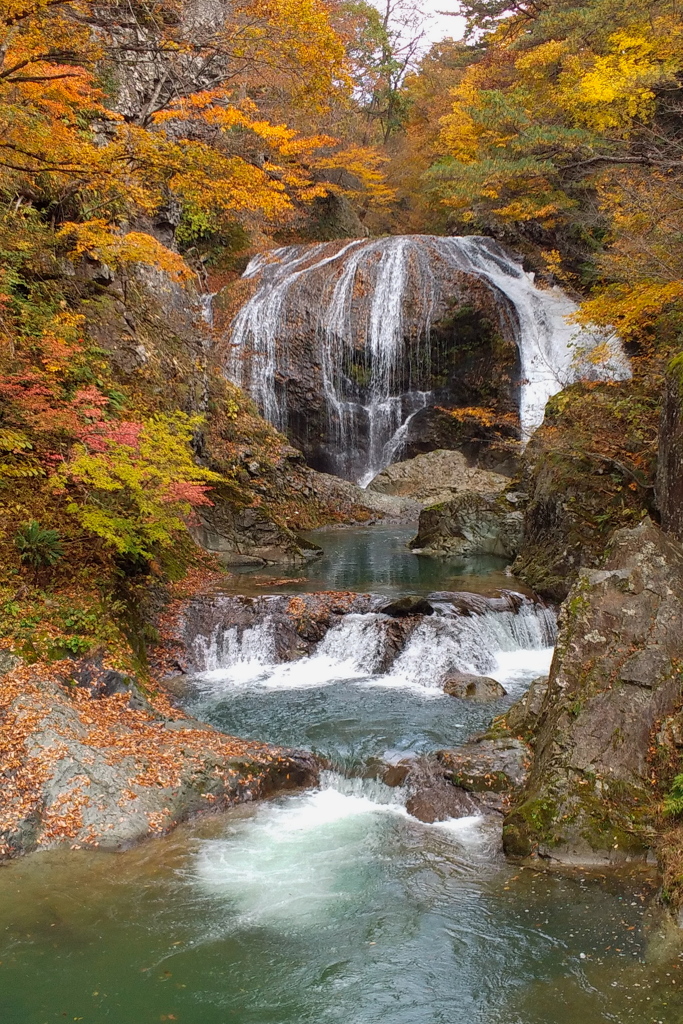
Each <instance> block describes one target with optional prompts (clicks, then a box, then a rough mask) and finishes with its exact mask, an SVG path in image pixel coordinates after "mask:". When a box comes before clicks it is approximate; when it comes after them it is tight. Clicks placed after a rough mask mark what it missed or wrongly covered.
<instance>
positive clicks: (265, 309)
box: [226, 236, 520, 480]
mask: <svg viewBox="0 0 683 1024" xmlns="http://www.w3.org/2000/svg"><path fill="white" fill-rule="evenodd" d="M454 245H455V242H454V240H453V239H450V240H445V239H438V238H431V237H429V236H410V237H406V238H400V237H395V238H392V239H373V240H367V241H365V240H363V239H354V240H352V241H350V242H349V241H345V242H344V243H339V242H328V243H326V244H322V245H318V246H296V247H290V248H288V249H283V250H277V252H276V253H275V254H270V256H269V255H268V254H264V256H263V257H262V258H260V262H258V263H257V264H256V265H255V266H254V267H253V268H252V269H251V270H248V271H247V274H248V275H250V280H251V279H253V280H254V281H255V283H256V286H257V288H260V289H261V292H260V293H259V292H257V293H256V294H255V295H254V296H252V298H251V299H250V300H249V301H248V302H247V303H246V304H245V306H244V307H243V309H242V310H241V311H240V312H239V313H238V315H237V317H236V319H235V321H234V323H233V326H232V328H231V337H232V344H231V345H230V346H229V351H230V356H229V358H228V363H227V365H226V373H227V375H228V376H229V377H230V378H231V379H234V380H235V381H236V382H237V383H238V384H239V385H240V386H241V387H243V388H244V389H245V390H246V391H248V392H249V394H250V395H251V396H252V397H253V398H254V399H255V400H256V402H257V404H258V406H259V409H260V411H261V412H262V414H263V415H264V416H265V417H266V419H268V420H269V422H272V423H274V424H275V426H277V427H278V429H280V430H282V431H284V432H285V433H286V434H287V435H288V437H289V438H290V440H291V441H292V443H293V444H295V445H296V446H297V448H300V449H301V451H303V452H304V454H305V456H306V459H307V461H308V463H309V465H310V466H312V467H313V468H314V469H316V470H319V471H321V472H325V473H333V474H336V475H338V476H342V477H345V478H346V479H349V480H358V479H360V478H361V477H363V476H364V475H365V473H366V471H367V470H368V467H369V466H370V467H372V466H377V467H378V468H379V466H381V465H383V464H386V461H387V459H382V458H381V456H382V451H383V448H384V445H385V444H386V443H387V442H389V440H390V438H391V437H392V436H393V435H394V433H395V431H396V430H397V429H398V428H399V427H400V426H401V425H402V424H403V423H404V422H405V421H406V420H407V418H408V417H409V416H412V415H414V414H416V413H419V410H421V409H423V408H424V407H426V406H436V405H440V404H441V405H449V406H453V405H455V406H476V407H481V406H486V407H487V408H491V407H494V408H496V409H497V410H498V411H500V413H501V414H505V415H506V416H507V417H509V420H510V423H511V432H512V434H514V435H518V430H517V427H516V423H517V421H518V413H517V407H518V400H517V390H518V387H517V385H518V381H519V376H520V374H519V355H518V350H517V344H516V336H515V331H516V320H515V315H514V310H513V306H512V303H511V302H510V300H508V299H507V298H506V297H505V296H504V295H503V294H502V292H501V291H500V290H499V289H498V288H497V287H496V286H495V285H493V284H491V283H490V282H489V281H488V280H487V279H485V278H484V277H482V275H480V274H478V273H476V272H475V271H474V269H473V268H472V267H471V266H470V269H467V268H468V264H467V261H466V260H463V258H462V257H461V256H460V257H459V256H458V254H457V252H456V251H455V248H454ZM480 245H481V248H482V251H484V250H485V251H486V252H487V253H488V258H489V259H493V260H495V259H502V260H506V259H507V260H509V257H507V256H506V254H505V253H504V252H503V250H501V249H500V248H499V247H498V246H497V245H496V243H494V242H492V241H491V240H490V239H488V240H481V243H480ZM451 250H453V251H451ZM489 250H490V252H489ZM287 268H290V269H287ZM373 331H374V333H375V335H376V337H375V339H374V340H373V341H372V342H370V341H369V340H368V339H369V335H370V334H371V333H372V332H373ZM267 353H270V355H268V354H267ZM491 433H493V432H491ZM467 436H468V432H467V431H465V432H464V433H463V430H462V428H461V429H460V431H459V434H458V442H459V443H458V446H459V444H460V442H463V441H466V440H467ZM438 446H439V445H432V447H438ZM449 446H450V445H449ZM423 450H424V449H423ZM395 454H398V452H396V453H395Z"/></svg>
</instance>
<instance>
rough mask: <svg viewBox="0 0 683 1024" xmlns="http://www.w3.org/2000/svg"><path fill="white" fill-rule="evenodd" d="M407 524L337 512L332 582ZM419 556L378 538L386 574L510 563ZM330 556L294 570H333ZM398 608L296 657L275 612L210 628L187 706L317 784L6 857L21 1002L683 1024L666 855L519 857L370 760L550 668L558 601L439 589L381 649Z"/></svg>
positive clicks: (482, 720) (120, 1019)
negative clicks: (622, 868)
mask: <svg viewBox="0 0 683 1024" xmlns="http://www.w3.org/2000/svg"><path fill="white" fill-rule="evenodd" d="M373 536H375V541H374V542H373V539H372V538H373ZM402 541H403V538H402V537H401V536H400V535H397V534H396V533H392V532H391V531H387V530H386V529H384V531H382V529H379V530H377V532H376V535H373V531H372V528H366V530H365V533H364V535H363V539H362V540H361V539H359V538H358V537H356V538H355V539H354V535H353V533H352V532H349V533H348V534H346V535H345V536H342V533H341V532H340V533H339V534H333V533H330V534H326V535H323V536H322V542H323V546H324V547H326V551H327V553H326V556H325V558H326V562H327V568H328V571H329V574H330V575H329V579H330V584H329V585H331V586H335V587H336V586H338V585H339V584H340V577H341V578H348V574H349V572H351V574H352V569H351V568H350V564H351V563H353V560H354V556H353V551H354V550H355V551H357V546H358V544H359V543H361V544H365V545H366V546H369V547H367V549H366V554H367V558H366V559H365V564H364V567H363V568H362V570H360V569H359V570H358V573H359V576H362V577H363V582H364V585H365V586H366V588H367V589H373V587H372V582H373V579H372V577H373V568H372V565H373V558H372V557H371V556H370V549H371V548H372V544H373V543H376V544H377V545H378V547H379V548H381V547H382V545H384V546H385V548H386V546H387V545H388V546H389V549H391V547H392V545H393V544H399V543H401V542H402ZM418 561H419V560H418V559H416V558H415V556H410V558H409V559H406V561H405V573H406V575H405V578H403V579H402V578H401V575H402V574H401V572H399V571H398V569H396V566H394V574H393V576H392V575H391V574H387V572H386V571H385V572H384V575H382V570H381V566H382V564H384V563H383V560H382V559H380V558H377V559H375V564H376V567H377V570H376V571H377V576H378V578H377V580H376V583H377V587H376V588H374V589H375V590H377V591H382V592H384V593H387V592H389V593H392V592H396V593H399V592H401V593H405V592H413V593H415V592H417V593H425V592H430V591H434V590H441V591H444V590H455V589H458V590H479V591H482V590H485V589H486V586H487V584H486V578H485V577H483V576H482V575H481V573H482V572H483V571H484V570H485V569H486V568H488V569H489V570H495V568H496V567H495V566H493V565H490V566H488V567H486V566H484V565H477V566H474V567H473V566H471V565H470V566H468V565H462V564H460V565H458V564H455V563H450V564H449V563H448V562H443V563H441V577H440V578H439V571H438V570H437V568H436V567H435V566H428V565H427V566H426V567H424V566H423V570H422V573H423V574H422V576H421V575H420V573H419V572H418V573H417V575H415V566H416V564H417V563H418ZM399 562H400V560H399ZM473 568H474V570H475V571H476V572H478V573H479V576H477V577H476V578H473V577H471V576H470V575H468V573H471V572H472V570H473ZM322 571H323V570H322V568H321V566H320V565H318V566H317V567H316V566H312V567H311V568H310V569H309V570H308V574H310V576H311V579H310V580H300V579H299V580H297V582H296V583H295V582H294V580H293V579H292V580H291V581H290V583H289V584H287V583H286V582H278V585H279V586H282V587H284V588H285V589H289V590H292V589H297V588H298V589H301V590H305V589H307V584H309V589H310V586H313V585H314V583H315V584H316V586H315V589H320V587H319V586H318V585H317V584H318V580H319V577H320V574H321V572H322ZM345 574H346V576H345ZM411 574H412V575H411ZM389 577H391V578H389ZM263 582H266V583H267V580H259V579H258V574H257V575H256V577H255V578H253V579H252V580H251V586H252V587H257V586H259V585H260V583H263ZM357 582H360V579H358V580H357ZM494 582H495V585H496V586H499V585H500V583H499V580H498V577H497V576H494V575H491V576H490V577H489V587H490V586H491V584H494ZM244 584H245V588H246V587H247V585H248V581H246V580H245V581H244ZM513 584H514V581H510V580H509V579H507V585H508V587H512V586H513ZM266 592H267V591H266ZM261 593H263V590H261ZM436 604H438V602H436ZM380 618H381V617H380V616H378V615H373V614H368V615H357V616H351V615H349V616H346V617H345V619H344V620H343V621H342V622H341V623H340V624H338V625H337V626H335V627H333V628H331V629H330V630H329V631H328V633H327V634H326V636H325V637H324V638H323V640H322V641H320V643H319V644H318V645H317V647H316V648H315V649H314V650H313V651H311V653H310V654H309V655H307V656H306V657H304V658H301V659H299V660H298V661H296V662H293V663H287V664H279V663H278V662H277V659H276V658H274V656H273V654H272V648H271V646H270V644H269V640H268V627H267V624H264V625H263V626H262V627H260V626H259V627H258V628H252V629H251V630H246V631H245V632H244V633H243V634H242V635H241V636H235V637H234V638H233V637H227V638H226V637H223V638H222V640H221V642H220V643H219V642H218V641H217V640H216V639H215V638H214V639H211V640H209V639H207V638H203V639H202V640H201V641H199V640H198V652H199V654H200V655H201V657H202V658H203V664H204V669H203V671H201V672H200V673H199V674H198V676H197V677H196V679H195V680H194V685H193V688H192V695H191V697H189V698H188V708H189V710H190V711H192V712H193V713H194V714H197V715H198V716H200V717H202V718H204V719H206V720H208V721H210V722H212V723H213V724H215V725H217V726H219V727H220V728H222V729H225V730H226V731H230V732H234V733H236V734H238V735H242V736H245V737H247V736H254V737H258V738H259V739H263V740H271V741H275V742H280V743H285V744H292V745H297V746H302V747H308V748H311V749H315V750H317V751H320V752H321V753H323V754H325V755H326V756H327V757H328V758H329V759H330V761H331V764H332V766H333V767H332V768H331V769H330V770H329V771H327V772H325V773H323V777H322V779H321V784H320V786H319V787H318V788H317V789H315V790H311V791H308V792H303V793H299V794H289V795H284V796H280V797H278V798H276V799H274V800H271V801H268V802H264V803H261V804H258V805H255V806H242V807H239V808H236V809H235V810H233V811H230V812H228V813H226V814H223V815H220V816H216V817H211V818H207V819H205V820H203V821H199V822H195V823H192V824H190V825H186V826H183V827H181V828H180V829H178V830H176V831H175V832H174V833H173V834H172V835H170V836H168V837H165V838H163V839H160V840H155V841H151V842H148V843H145V844H143V845H141V846H140V847H138V848H136V849H133V850H129V851H126V852H123V853H119V854H98V853H96V852H88V851H63V850H59V851H53V852H47V853H42V854H38V855H35V856H33V857H28V858H25V859H24V860H22V861H18V862H15V863H13V864H11V865H9V866H7V867H5V868H4V869H3V870H2V872H0V1021H1V1022H2V1024H48V1022H52V1021H64V1020H68V1021H72V1020H82V1021H84V1022H92V1024H100V1022H112V1024H147V1022H150V1024H151V1022H156V1021H165V1020H166V1021H179V1022H183V1024H325V1022H330V1024H576V1022H578V1021H580V1022H581V1024H599V1022H615V1024H680V1021H681V1020H682V1019H683V997H682V996H681V995H679V988H680V987H681V985H682V984H683V977H682V976H683V969H681V964H682V963H683V960H681V959H680V958H679V956H678V953H677V951H676V950H675V949H673V948H670V947H668V946H667V945H666V943H664V942H663V941H662V940H661V938H660V940H659V944H656V943H654V944H653V942H652V941H648V929H649V928H650V918H651V911H650V910H649V909H648V907H649V905H650V903H651V899H652V896H653V893H654V889H655V883H654V880H653V879H652V878H649V877H647V876H643V875H642V874H635V875H633V876H632V877H629V876H626V875H623V874H621V875H612V874H608V875H604V874H597V873H596V874H590V873H575V874H569V875H553V874H544V873H540V872H535V871H532V870H529V869H520V868H519V867H518V866H515V865H511V864H508V863H506V862H505V860H504V859H503V857H502V853H501V850H500V837H499V827H497V825H496V823H495V821H494V822H491V821H490V820H488V819H484V818H482V817H479V816H472V817H467V818H461V819H452V820H448V821H445V822H440V823H437V824H432V825H429V824H425V823H423V822H420V821H418V820H417V819H415V818H413V817H411V816H410V815H409V814H408V812H407V811H406V807H405V794H404V792H403V791H402V790H401V788H393V789H392V788H389V787H387V786H385V785H384V784H383V783H381V782H379V781H377V780H376V779H374V778H371V777H368V775H369V774H371V773H370V772H369V771H367V770H366V769H367V768H368V766H371V765H372V763H373V759H382V760H385V761H387V760H388V761H394V760H398V759H400V758H403V757H405V756H408V755H410V754H415V753H422V752H426V751H429V750H434V749H438V748H439V747H443V746H455V745H457V744H458V743H461V742H463V741H464V740H465V739H466V738H467V737H468V736H469V735H471V734H472V733H474V732H477V731H479V730H480V729H482V728H483V727H484V726H485V725H486V724H487V722H488V721H489V720H490V718H491V717H492V716H493V715H495V714H498V713H500V712H501V711H502V710H504V709H505V707H507V706H508V705H509V704H510V703H511V702H512V701H513V700H514V699H516V698H517V697H518V696H519V695H520V694H521V693H522V692H523V690H524V688H525V686H526V685H527V684H528V682H529V681H530V680H531V679H532V678H534V676H536V675H538V674H540V673H541V672H544V671H547V668H548V665H549V661H550V657H551V654H552V648H551V647H550V644H551V643H552V637H553V625H554V624H553V620H552V616H551V614H550V613H549V612H548V611H547V610H545V609H543V608H542V607H540V606H537V605H534V604H533V602H531V601H528V602H525V603H523V604H522V606H521V608H520V610H519V612H518V613H517V614H515V613H513V612H511V611H497V612H494V611H491V612H486V613H485V614H482V615H475V616H471V617H465V618H457V617H454V616H453V615H450V616H449V615H448V614H447V613H446V612H445V611H444V610H443V609H441V611H439V609H438V608H437V611H436V612H435V614H434V615H433V616H431V617H429V618H428V619H427V618H425V620H424V621H423V623H422V625H421V626H420V627H419V628H418V629H417V630H416V631H415V632H414V633H413V634H412V635H411V637H410V638H409V640H408V641H406V644H405V645H404V647H403V649H402V651H401V652H400V653H399V654H398V656H397V657H396V658H395V659H394V661H393V662H392V664H391V665H390V666H389V667H388V668H383V669H382V668H380V667H378V662H377V659H376V656H375V654H376V633H377V630H378V628H379V626H380V625H381V623H380ZM420 630H422V632H421V633H420ZM373 652H375V653H373ZM444 667H447V668H449V669H452V668H454V667H455V668H464V669H466V668H470V669H476V670H477V671H485V672H486V674H488V675H491V676H493V677H495V678H496V679H498V680H499V681H500V682H502V683H503V685H504V686H505V688H506V690H507V691H508V696H507V697H506V698H503V699H502V700H500V701H498V702H496V703H495V704H485V705H478V704H472V703H468V702H465V701H459V700H456V699H454V698H450V697H447V696H444V694H443V693H442V691H441V690H440V688H439V686H438V685H437V683H436V681H435V680H437V679H438V675H439V673H440V672H441V671H442V670H443V669H444ZM651 930H652V931H653V934H654V935H655V936H657V935H658V934H659V933H658V932H657V929H656V928H654V929H651Z"/></svg>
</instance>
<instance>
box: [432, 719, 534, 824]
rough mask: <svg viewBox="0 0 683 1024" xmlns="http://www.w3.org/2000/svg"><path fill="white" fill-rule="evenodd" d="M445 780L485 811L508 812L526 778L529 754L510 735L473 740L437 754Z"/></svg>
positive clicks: (527, 750)
mask: <svg viewBox="0 0 683 1024" xmlns="http://www.w3.org/2000/svg"><path fill="white" fill-rule="evenodd" d="M436 757H437V760H438V761H439V763H440V765H441V767H442V771H443V773H444V776H445V778H446V779H448V781H449V782H450V783H451V784H452V785H453V786H457V787H458V788H460V789H464V790H465V791H466V792H468V793H469V794H470V795H471V797H472V798H473V799H476V800H477V801H478V802H479V804H480V805H481V806H482V807H483V808H486V809H489V810H496V811H501V810H505V809H507V807H508V806H509V804H510V800H511V798H512V797H513V795H514V794H516V793H519V791H520V790H521V789H522V787H523V785H524V783H525V782H526V780H527V777H528V771H529V764H530V761H531V751H530V750H529V748H528V747H527V745H526V744H525V743H522V742H521V741H520V740H518V739H516V738H514V737H513V736H509V735H501V736H496V735H489V734H484V735H482V736H476V737H475V738H474V739H472V740H470V741H469V742H468V743H465V744H463V746H462V747H456V748H454V749H453V750H439V751H437V754H436Z"/></svg>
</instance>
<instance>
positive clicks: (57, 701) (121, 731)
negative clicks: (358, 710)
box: [0, 669, 320, 857]
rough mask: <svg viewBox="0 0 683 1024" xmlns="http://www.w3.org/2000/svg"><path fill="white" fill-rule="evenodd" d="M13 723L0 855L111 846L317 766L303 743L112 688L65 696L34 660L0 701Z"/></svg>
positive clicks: (309, 779) (265, 790) (253, 795)
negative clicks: (238, 730) (238, 732)
mask: <svg viewBox="0 0 683 1024" xmlns="http://www.w3.org/2000/svg"><path fill="white" fill-rule="evenodd" d="M101 712H103V714H102V713H101ZM26 722H30V723H31V727H30V731H29V732H28V733H27V734H26V735H25V736H24V727H25V723H26ZM17 725H18V726H19V735H20V737H21V739H20V741H19V742H17V740H16V738H15V736H14V734H13V735H12V736H10V737H8V741H9V742H11V743H12V744H13V746H14V757H15V758H16V759H18V760H16V761H15V766H14V771H13V774H12V777H11V779H6V780H5V783H4V787H3V798H4V799H3V827H2V829H0V857H2V856H4V857H12V856H18V855H21V854H24V853H29V852H31V851H33V850H36V849H46V848H50V847H53V846H56V845H59V844H60V843H64V842H66V843H69V844H70V845H72V846H76V847H79V846H97V847H99V848H101V849H112V850H113V849H120V848H122V847H124V846H129V845H131V844H132V843H136V842H138V841H140V840H142V839H144V838H146V837H149V836H153V835H157V834H160V833H162V832H165V831H167V830H168V829H170V828H172V827H173V826H174V825H176V824H177V823H178V822H179V821H182V820H184V819H187V818H188V817H190V816H192V815H194V814H196V813H199V812H202V811H206V810H209V809H218V808H224V807H227V806H230V805H232V804H235V803H239V802H242V801H245V800H253V799H257V798H259V797H262V796H266V795H268V794H269V793H271V792H273V791H275V790H277V789H283V788H284V789H287V788H293V787H296V786H301V785H311V784H315V782H316V781H317V777H318V771H319V768H320V763H319V762H318V761H317V760H316V758H315V757H314V756H313V755H311V754H309V753H307V752H302V751H291V750H285V749H281V748H275V747H268V746H264V745H261V744H256V743H242V742H241V741H234V740H232V739H231V737H229V736H222V735H221V734H220V733H218V732H217V731H216V730H215V729H213V728H211V727H210V726H207V725H206V724H204V723H201V722H196V721H194V720H193V719H189V718H183V717H180V716H179V717H178V718H177V719H174V720H165V719H163V718H162V717H161V716H160V715H155V714H154V713H147V712H142V711H139V710H138V711H135V712H133V711H131V710H130V709H126V708H125V705H123V706H122V705H121V703H120V698H119V696H118V695H117V694H114V695H113V696H109V697H107V696H99V697H95V696H93V697H91V698H90V699H89V700H86V701H82V700H79V701H75V700H74V699H73V696H72V694H71V693H69V690H68V688H67V687H65V686H63V685H61V683H59V682H56V681H55V680H53V679H50V678H47V677H46V676H44V675H43V674H42V673H39V670H38V669H35V670H34V674H33V677H31V678H28V679H27V680H24V679H22V682H21V687H19V688H18V690H17V692H16V695H15V696H14V698H13V699H12V700H11V701H9V703H8V705H7V706H6V707H5V709H4V714H3V722H2V728H3V729H8V730H10V731H12V730H16V726H17ZM141 729H144V730H145V734H144V736H145V738H144V741H141ZM236 749H237V750H239V751H240V753H239V755H236V754H235V750H236ZM17 778H19V779H20V780H21V779H23V778H26V779H29V780H30V782H31V785H30V786H29V787H28V788H26V787H24V786H22V784H19V785H18V786H17V785H15V782H16V779H17Z"/></svg>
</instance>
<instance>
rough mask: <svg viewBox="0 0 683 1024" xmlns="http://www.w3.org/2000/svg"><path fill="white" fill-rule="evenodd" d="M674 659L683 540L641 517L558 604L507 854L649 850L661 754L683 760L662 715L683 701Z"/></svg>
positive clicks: (568, 858) (682, 627)
mask: <svg viewBox="0 0 683 1024" xmlns="http://www.w3.org/2000/svg"><path fill="white" fill-rule="evenodd" d="M682 658H683V548H682V547H681V546H680V545H679V544H677V543H676V542H675V541H674V540H673V539H671V538H669V537H667V536H666V535H665V534H663V533H662V532H661V530H659V529H658V527H656V526H655V525H654V524H653V523H652V522H651V521H650V520H645V521H644V522H643V523H641V524H640V525H639V526H637V527H636V528H635V529H630V530H619V531H618V532H617V533H616V534H615V536H614V538H613V540H612V542H611V544H610V547H609V554H608V557H607V560H606V561H605V564H604V567H603V568H601V569H584V570H583V571H582V572H581V574H580V576H579V579H578V581H577V583H576V584H575V585H574V587H573V588H572V590H571V592H570V594H569V597H568V598H567V600H566V602H565V603H564V605H563V607H562V610H561V615H560V632H559V637H558V643H557V648H556V653H555V658H554V660H553V665H552V670H551V674H550V680H549V684H548V688H547V691H546V692H545V697H544V700H543V704H542V708H541V710H540V714H539V715H538V718H537V725H536V729H535V756H534V762H533V766H532V769H531V774H530V777H529V781H528V783H527V785H526V787H525V790H524V792H523V795H522V798H521V799H520V800H519V801H518V802H517V804H516V806H515V807H514V809H513V810H512V811H511V812H510V814H509V815H508V816H507V818H506V822H505V830H504V840H505V848H506V851H507V852H508V853H510V854H514V855H518V856H520V855H521V856H529V855H531V854H536V855H538V856H541V857H545V858H549V859H550V860H555V861H561V862H564V863H578V864H595V863H605V862H621V861H624V860H630V859H634V858H635V859H643V858H645V857H646V856H647V855H648V851H649V850H651V849H652V848H653V847H654V846H655V844H656V837H657V827H656V826H657V821H658V794H659V793H660V792H661V789H658V788H657V787H661V786H662V785H664V786H665V785H666V779H667V771H666V770H665V769H664V768H663V762H667V761H669V760H670V759H671V757H672V755H673V762H674V764H676V763H678V761H679V759H680V751H679V750H678V747H677V742H678V741H677V740H676V739H675V737H676V736H678V735H679V733H678V732H677V731H676V728H673V731H671V729H668V728H667V722H669V723H674V722H676V721H678V718H677V717H676V716H678V715H679V713H680V709H681V702H682V699H683V673H682V671H681V661H682ZM671 716H674V717H673V718H672V717H671ZM669 733H670V736H669ZM671 737H674V738H673V739H672V738H671Z"/></svg>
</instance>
